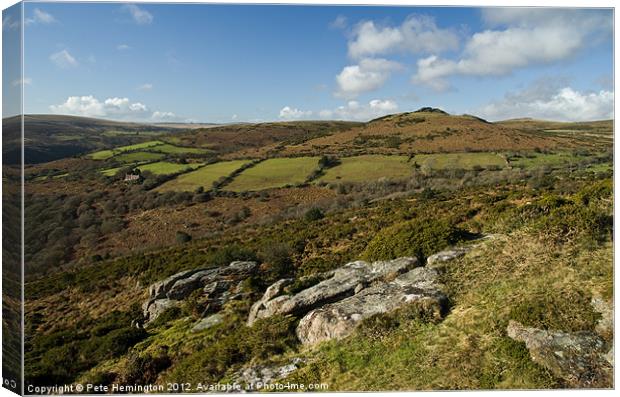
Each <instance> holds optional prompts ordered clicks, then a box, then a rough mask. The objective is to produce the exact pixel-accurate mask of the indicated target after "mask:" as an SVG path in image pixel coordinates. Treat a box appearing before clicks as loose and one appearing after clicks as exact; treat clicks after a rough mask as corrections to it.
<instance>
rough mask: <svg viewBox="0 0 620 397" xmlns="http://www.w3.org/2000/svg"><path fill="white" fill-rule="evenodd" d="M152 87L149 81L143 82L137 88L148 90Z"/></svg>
mask: <svg viewBox="0 0 620 397" xmlns="http://www.w3.org/2000/svg"><path fill="white" fill-rule="evenodd" d="M152 89H153V84H151V83H144V84H142V85H141V86H139V87H138V90H140V91H150V90H152Z"/></svg>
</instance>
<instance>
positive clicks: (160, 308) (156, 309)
mask: <svg viewBox="0 0 620 397" xmlns="http://www.w3.org/2000/svg"><path fill="white" fill-rule="evenodd" d="M176 305H177V302H175V301H173V300H171V299H166V298H164V299H156V300H154V301H148V302H146V303H145V304H144V305H143V309H144V317H145V318H146V319H147V320H148V321H153V320H155V319H156V318H157V317H159V315H160V314H162V313H163V312H165V311H166V310H167V309H170V308H171V307H174V306H176Z"/></svg>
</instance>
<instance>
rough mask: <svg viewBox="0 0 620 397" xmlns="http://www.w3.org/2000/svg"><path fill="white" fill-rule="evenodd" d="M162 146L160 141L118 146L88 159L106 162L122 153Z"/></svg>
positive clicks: (96, 153)
mask: <svg viewBox="0 0 620 397" xmlns="http://www.w3.org/2000/svg"><path fill="white" fill-rule="evenodd" d="M163 144H164V143H163V142H162V141H148V142H142V143H136V144H135V145H127V146H119V147H117V148H114V149H109V150H100V151H98V152H94V153H91V154H89V155H88V157H90V158H91V159H93V160H107V159H109V158H110V157H113V156H114V155H117V154H119V153H122V152H127V151H130V150H139V149H146V148H150V147H153V146H157V145H163Z"/></svg>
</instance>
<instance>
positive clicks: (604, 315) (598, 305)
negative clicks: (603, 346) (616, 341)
mask: <svg viewBox="0 0 620 397" xmlns="http://www.w3.org/2000/svg"><path fill="white" fill-rule="evenodd" d="M591 304H592V308H593V309H594V310H595V311H597V312H599V313H600V314H601V318H600V319H599V320H598V323H597V324H596V332H598V333H599V335H601V336H602V337H603V338H607V339H611V338H612V336H613V333H614V306H613V303H612V302H606V301H605V300H603V299H602V298H599V297H595V298H592V301H591Z"/></svg>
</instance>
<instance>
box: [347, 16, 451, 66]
mask: <svg viewBox="0 0 620 397" xmlns="http://www.w3.org/2000/svg"><path fill="white" fill-rule="evenodd" d="M458 43H459V39H458V36H457V35H456V34H455V33H454V32H453V31H451V30H449V29H441V28H439V27H437V25H436V24H435V20H434V19H433V18H431V17H428V16H424V15H412V16H410V17H408V18H407V19H406V20H405V21H404V22H403V23H402V24H401V25H400V26H395V27H390V26H384V27H377V26H376V24H375V22H373V21H365V22H362V23H360V24H358V25H357V26H356V27H355V29H354V31H353V40H351V41H349V55H350V56H351V57H352V58H355V59H359V58H363V57H367V56H376V55H382V54H387V53H391V52H395V51H400V52H411V53H431V52H434V53H437V52H441V51H446V50H454V49H456V48H457V47H458Z"/></svg>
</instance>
